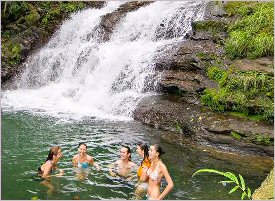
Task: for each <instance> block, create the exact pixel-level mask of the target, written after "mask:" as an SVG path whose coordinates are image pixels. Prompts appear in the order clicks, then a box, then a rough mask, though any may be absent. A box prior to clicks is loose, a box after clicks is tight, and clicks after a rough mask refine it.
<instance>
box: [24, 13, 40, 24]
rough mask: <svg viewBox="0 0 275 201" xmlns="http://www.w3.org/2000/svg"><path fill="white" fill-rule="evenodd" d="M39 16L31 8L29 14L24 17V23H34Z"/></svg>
mask: <svg viewBox="0 0 275 201" xmlns="http://www.w3.org/2000/svg"><path fill="white" fill-rule="evenodd" d="M39 18H40V15H39V14H38V12H36V11H35V10H32V11H31V12H30V14H29V15H27V16H26V17H25V20H26V23H27V24H28V25H33V24H34V23H36V22H37V21H38V20H39Z"/></svg>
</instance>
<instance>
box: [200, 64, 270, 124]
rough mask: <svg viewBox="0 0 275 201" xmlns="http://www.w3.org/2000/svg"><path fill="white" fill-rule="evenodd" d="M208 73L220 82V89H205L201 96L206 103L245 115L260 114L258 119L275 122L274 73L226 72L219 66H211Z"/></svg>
mask: <svg viewBox="0 0 275 201" xmlns="http://www.w3.org/2000/svg"><path fill="white" fill-rule="evenodd" d="M207 75H208V77H209V78H210V79H211V80H213V81H215V82H217V83H218V84H219V88H218V89H205V90H204V92H203V94H202V96H201V101H202V103H203V104H204V105H207V106H209V107H210V108H212V109H213V110H217V111H219V112H225V111H230V112H232V111H235V112H239V113H242V114H243V116H250V115H251V116H256V115H258V116H257V119H258V120H259V119H262V120H265V121H267V122H269V123H273V121H274V120H273V119H274V109H273V107H274V103H273V102H274V97H273V94H274V85H273V83H274V77H273V76H271V75H269V74H267V73H263V72H257V71H246V72H243V71H239V70H233V69H230V70H228V71H226V70H223V69H220V68H219V67H216V66H211V67H209V68H208V69H207ZM259 115H260V116H261V117H259Z"/></svg>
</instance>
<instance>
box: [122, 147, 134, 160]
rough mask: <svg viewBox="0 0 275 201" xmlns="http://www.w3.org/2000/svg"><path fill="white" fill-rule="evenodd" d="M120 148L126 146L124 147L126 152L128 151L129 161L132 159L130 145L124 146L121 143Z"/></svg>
mask: <svg viewBox="0 0 275 201" xmlns="http://www.w3.org/2000/svg"><path fill="white" fill-rule="evenodd" d="M122 148H126V149H127V153H128V154H129V153H130V156H129V161H132V158H131V149H130V147H128V146H126V145H122Z"/></svg>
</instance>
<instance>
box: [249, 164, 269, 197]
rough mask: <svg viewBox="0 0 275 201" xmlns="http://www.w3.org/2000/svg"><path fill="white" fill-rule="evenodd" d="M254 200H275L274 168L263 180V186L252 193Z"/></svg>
mask: <svg viewBox="0 0 275 201" xmlns="http://www.w3.org/2000/svg"><path fill="white" fill-rule="evenodd" d="M252 199H253V200H273V199H274V168H273V169H272V170H271V171H270V173H269V175H268V176H267V177H266V179H265V180H264V181H263V183H262V184H261V186H260V187H259V188H258V189H256V190H255V191H254V193H253V194H252Z"/></svg>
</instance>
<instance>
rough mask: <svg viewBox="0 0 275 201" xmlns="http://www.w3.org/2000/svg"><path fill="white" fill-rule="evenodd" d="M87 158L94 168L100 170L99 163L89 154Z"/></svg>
mask: <svg viewBox="0 0 275 201" xmlns="http://www.w3.org/2000/svg"><path fill="white" fill-rule="evenodd" d="M87 160H88V162H89V163H90V164H91V165H93V166H95V168H96V169H97V170H100V167H99V165H98V164H97V163H96V162H95V161H94V159H93V158H92V157H91V156H88V157H87Z"/></svg>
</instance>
